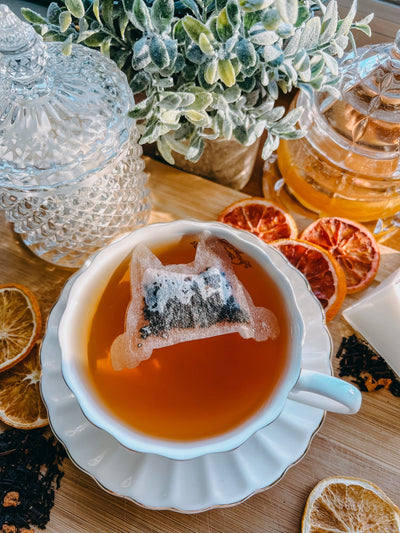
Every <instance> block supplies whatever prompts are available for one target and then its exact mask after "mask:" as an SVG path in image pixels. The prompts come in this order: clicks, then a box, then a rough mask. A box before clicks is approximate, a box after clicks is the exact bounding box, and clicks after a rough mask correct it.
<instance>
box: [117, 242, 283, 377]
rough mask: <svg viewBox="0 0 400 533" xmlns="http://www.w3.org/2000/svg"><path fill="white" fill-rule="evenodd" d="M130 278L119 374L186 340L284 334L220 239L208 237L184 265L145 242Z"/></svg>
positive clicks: (119, 348) (135, 255)
mask: <svg viewBox="0 0 400 533" xmlns="http://www.w3.org/2000/svg"><path fill="white" fill-rule="evenodd" d="M130 277H131V301H130V303H129V306H128V311H127V315H126V324H125V331H124V333H122V334H121V335H119V336H118V337H117V338H116V339H115V341H114V342H113V344H112V346H111V361H112V365H113V367H114V368H115V369H117V370H120V369H122V368H125V367H127V368H133V367H136V366H137V365H138V364H139V363H140V362H141V361H143V360H145V359H148V358H149V357H150V356H151V354H152V352H153V350H154V349H156V348H161V347H165V346H172V345H174V344H177V343H181V342H186V341H191V340H196V339H203V338H207V337H213V336H217V335H225V334H228V333H236V332H237V333H239V334H240V335H241V336H242V337H243V338H245V339H250V338H253V339H255V340H256V341H265V340H267V339H274V338H276V337H277V336H278V335H279V325H278V321H277V318H276V316H275V314H274V313H273V312H272V311H271V310H269V309H267V308H265V307H256V306H255V305H254V304H253V302H252V299H251V297H250V295H249V294H248V293H247V291H246V289H245V288H244V286H243V285H242V284H241V282H240V281H239V279H238V278H237V276H236V275H235V273H234V270H233V267H232V264H231V260H230V258H229V256H228V254H227V252H226V250H225V247H224V244H223V243H222V242H221V241H220V240H218V239H216V238H215V237H212V236H207V235H206V234H202V235H201V238H200V240H199V242H198V245H197V248H196V255H195V259H194V261H193V262H191V263H188V264H179V265H166V266H164V265H163V264H162V263H161V261H160V260H159V259H158V258H157V257H156V256H155V255H154V254H153V253H152V252H151V251H150V250H149V249H148V248H147V247H146V246H144V245H143V244H141V245H139V246H137V247H136V248H135V250H134V251H133V253H132V259H131V272H130Z"/></svg>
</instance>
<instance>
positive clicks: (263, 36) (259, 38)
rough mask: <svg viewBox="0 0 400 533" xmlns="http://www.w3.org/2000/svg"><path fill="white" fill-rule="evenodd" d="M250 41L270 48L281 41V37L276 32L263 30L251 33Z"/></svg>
mask: <svg viewBox="0 0 400 533" xmlns="http://www.w3.org/2000/svg"><path fill="white" fill-rule="evenodd" d="M249 39H250V41H251V42H252V43H254V44H260V45H261V46H268V45H269V44H274V43H276V41H278V39H279V35H278V34H277V33H276V32H274V31H267V30H264V29H262V30H261V31H257V33H251V34H250V35H249Z"/></svg>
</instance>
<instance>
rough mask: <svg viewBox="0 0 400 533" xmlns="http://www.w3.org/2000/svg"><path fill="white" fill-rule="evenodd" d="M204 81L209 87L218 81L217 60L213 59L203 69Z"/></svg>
mask: <svg viewBox="0 0 400 533" xmlns="http://www.w3.org/2000/svg"><path fill="white" fill-rule="evenodd" d="M204 79H205V80H206V82H207V83H208V84H209V85H213V84H214V83H216V81H217V80H218V60H217V59H213V60H212V61H210V62H209V63H208V64H207V65H206V67H205V69H204Z"/></svg>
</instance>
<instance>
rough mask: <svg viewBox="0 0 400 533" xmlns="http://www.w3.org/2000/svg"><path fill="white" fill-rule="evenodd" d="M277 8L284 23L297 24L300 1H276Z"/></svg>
mask: <svg viewBox="0 0 400 533" xmlns="http://www.w3.org/2000/svg"><path fill="white" fill-rule="evenodd" d="M275 5H276V8H277V10H278V13H279V15H280V17H281V19H282V20H283V21H284V22H289V23H290V24H295V23H296V21H297V16H298V12H299V10H298V0H276V1H275Z"/></svg>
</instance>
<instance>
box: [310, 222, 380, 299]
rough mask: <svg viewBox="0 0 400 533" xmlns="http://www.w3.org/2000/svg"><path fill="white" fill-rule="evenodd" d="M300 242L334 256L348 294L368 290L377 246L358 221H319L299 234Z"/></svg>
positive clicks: (373, 275) (378, 252)
mask: <svg viewBox="0 0 400 533" xmlns="http://www.w3.org/2000/svg"><path fill="white" fill-rule="evenodd" d="M301 239H303V240H305V241H308V242H312V243H314V244H318V245H319V246H322V248H325V250H328V252H330V253H331V254H332V255H333V256H334V257H335V259H336V260H337V262H338V263H339V265H340V266H341V267H342V268H343V270H344V273H345V275H346V282H347V292H348V293H353V292H358V291H361V290H362V289H365V288H366V287H368V285H370V283H372V281H373V280H374V278H375V276H376V273H377V272H378V267H379V259H380V251H379V246H378V243H377V242H376V240H375V237H374V236H373V235H372V233H371V232H370V231H369V230H368V229H367V228H366V227H365V226H363V225H362V224H359V223H358V222H354V221H353V220H348V219H347V218H339V217H324V218H320V219H318V220H316V221H315V222H313V223H312V224H310V225H309V226H308V227H307V228H306V229H305V230H304V231H303V233H302V234H301Z"/></svg>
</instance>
